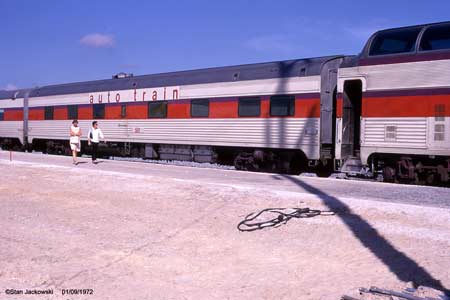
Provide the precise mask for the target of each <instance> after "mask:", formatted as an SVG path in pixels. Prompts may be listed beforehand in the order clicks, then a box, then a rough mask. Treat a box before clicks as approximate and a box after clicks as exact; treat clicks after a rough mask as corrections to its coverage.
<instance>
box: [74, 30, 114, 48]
mask: <svg viewBox="0 0 450 300" xmlns="http://www.w3.org/2000/svg"><path fill="white" fill-rule="evenodd" d="M80 44H82V45H84V46H88V47H93V48H110V47H113V46H114V45H115V39H114V36H113V35H111V34H101V33H90V34H87V35H85V36H83V37H82V38H81V39H80Z"/></svg>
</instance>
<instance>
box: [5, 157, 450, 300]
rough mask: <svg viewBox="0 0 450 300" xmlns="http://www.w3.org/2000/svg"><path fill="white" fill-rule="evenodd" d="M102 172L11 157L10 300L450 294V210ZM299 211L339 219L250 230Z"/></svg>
mask: <svg viewBox="0 0 450 300" xmlns="http://www.w3.org/2000/svg"><path fill="white" fill-rule="evenodd" d="M65 159H66V160H67V162H70V158H65ZM130 164H132V163H130ZM98 167H99V169H98V170H95V169H92V168H90V169H87V168H84V169H83V168H81V167H80V166H77V167H72V166H70V165H69V163H67V166H59V165H49V164H43V163H41V162H33V163H28V162H19V161H15V162H12V163H10V162H8V161H6V160H0V172H1V181H0V201H1V203H2V209H1V210H0V245H1V246H0V299H24V296H19V295H17V296H14V295H6V294H5V290H6V289H23V290H25V289H49V288H50V289H53V290H54V295H52V296H42V295H40V296H38V295H29V296H28V298H32V299H47V298H48V299H314V300H318V299H339V297H340V296H341V295H342V294H350V295H355V291H356V289H357V288H359V287H369V286H372V285H374V286H379V287H383V288H390V289H401V288H404V287H405V286H406V285H407V283H408V282H410V281H414V282H415V283H417V284H424V285H433V286H440V287H441V288H446V289H450V268H449V266H450V210H449V209H447V208H438V207H420V206H415V205H407V204H399V203H395V204H394V203H385V202H380V201H372V200H366V199H362V198H355V197H352V195H351V194H349V195H347V196H346V197H337V196H334V195H332V194H326V193H323V192H320V191H317V190H315V189H314V188H308V191H309V192H310V193H309V194H308V193H305V192H304V190H302V192H301V193H296V192H294V191H282V190H281V191H280V190H278V191H274V190H273V189H270V188H267V186H264V185H261V186H260V188H258V189H255V188H254V187H253V188H248V187H246V186H239V185H236V184H233V185H229V186H227V185H224V184H215V183H213V182H201V181H198V180H196V178H195V177H193V178H191V179H186V178H184V179H179V178H168V177H159V176H155V175H152V176H148V175H136V174H129V173H127V172H125V171H124V172H123V173H122V172H116V171H114V172H113V171H107V170H103V169H102V166H101V164H99V165H98ZM231 172H234V171H231ZM239 176H240V175H239ZM279 180H280V181H294V182H296V183H297V184H298V185H299V186H301V185H303V184H304V182H302V179H299V177H281V178H279ZM330 182H332V184H346V182H343V181H330ZM298 206H300V207H310V208H316V209H323V210H329V209H332V210H334V211H335V212H336V214H335V215H334V216H317V217H314V218H305V219H293V220H291V221H289V222H288V223H287V224H285V225H282V226H279V227H277V228H270V229H264V230H261V231H254V232H239V231H238V230H237V229H236V225H237V223H238V222H239V221H241V220H242V219H243V218H244V216H245V215H247V214H249V213H251V212H255V211H259V210H261V209H264V208H268V207H298ZM62 289H93V290H94V294H93V295H85V296H80V295H77V296H67V295H65V296H62V295H61V290H62ZM25 298H27V297H25Z"/></svg>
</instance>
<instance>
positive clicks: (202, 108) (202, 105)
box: [191, 99, 209, 118]
mask: <svg viewBox="0 0 450 300" xmlns="http://www.w3.org/2000/svg"><path fill="white" fill-rule="evenodd" d="M208 116H209V100H208V99H198V100H192V101H191V117H194V118H195V117H208Z"/></svg>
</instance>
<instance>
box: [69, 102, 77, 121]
mask: <svg viewBox="0 0 450 300" xmlns="http://www.w3.org/2000/svg"><path fill="white" fill-rule="evenodd" d="M67 118H68V119H78V106H76V105H69V106H67Z"/></svg>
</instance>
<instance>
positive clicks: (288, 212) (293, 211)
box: [237, 207, 334, 231]
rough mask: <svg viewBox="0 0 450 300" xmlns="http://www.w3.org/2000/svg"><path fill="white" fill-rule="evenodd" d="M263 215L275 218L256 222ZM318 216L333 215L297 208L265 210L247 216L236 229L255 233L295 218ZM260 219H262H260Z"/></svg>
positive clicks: (328, 212)
mask: <svg viewBox="0 0 450 300" xmlns="http://www.w3.org/2000/svg"><path fill="white" fill-rule="evenodd" d="M263 214H275V215H276V217H274V218H271V219H266V220H263V221H258V220H257V219H258V218H260V217H261V216H262V215H263ZM319 215H327V216H330V215H334V212H332V211H323V210H319V209H310V208H308V207H304V208H299V207H294V208H266V209H263V210H261V211H260V212H258V213H251V214H249V215H247V216H246V217H245V218H244V220H242V221H241V222H239V224H238V225H237V229H238V230H239V231H255V230H260V229H264V228H266V227H277V226H279V225H281V224H286V223H287V222H288V221H289V220H290V219H292V218H296V219H300V218H312V217H315V216H319ZM260 219H262V218H260Z"/></svg>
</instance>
